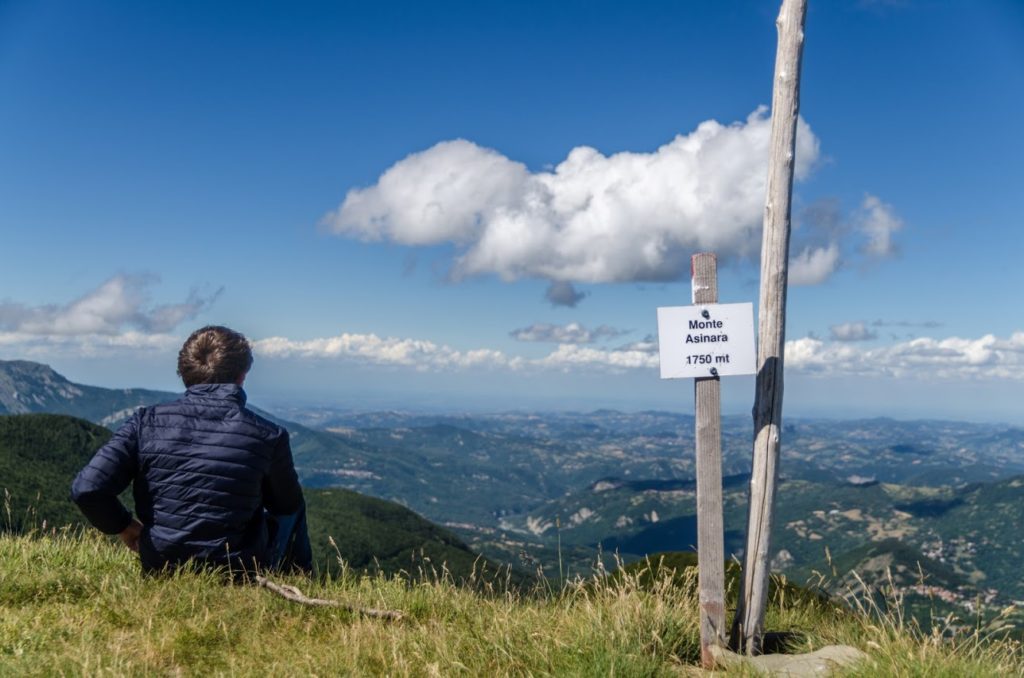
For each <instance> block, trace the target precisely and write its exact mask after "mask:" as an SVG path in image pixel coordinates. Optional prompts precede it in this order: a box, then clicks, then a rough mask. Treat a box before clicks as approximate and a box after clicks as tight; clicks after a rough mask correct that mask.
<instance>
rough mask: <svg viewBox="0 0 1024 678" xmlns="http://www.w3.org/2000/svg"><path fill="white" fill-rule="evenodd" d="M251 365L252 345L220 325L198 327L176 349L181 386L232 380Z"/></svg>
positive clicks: (229, 381) (230, 381) (228, 382)
mask: <svg viewBox="0 0 1024 678" xmlns="http://www.w3.org/2000/svg"><path fill="white" fill-rule="evenodd" d="M250 367H252V347H251V346H249V341H248V340H247V339H246V338H245V337H244V336H243V335H241V334H239V333H238V332H235V331H234V330H231V329H228V328H227V327H222V326H220V325H207V326H206V327H200V328H199V329H198V330H196V331H195V332H193V333H192V334H191V335H190V336H189V338H188V339H186V340H185V343H184V345H182V347H181V351H179V352H178V376H179V377H181V380H182V381H183V382H185V387H186V388H187V387H189V386H194V385H195V384H232V383H236V382H238V380H239V379H241V378H242V377H243V376H245V373H246V372H248V371H249V368H250Z"/></svg>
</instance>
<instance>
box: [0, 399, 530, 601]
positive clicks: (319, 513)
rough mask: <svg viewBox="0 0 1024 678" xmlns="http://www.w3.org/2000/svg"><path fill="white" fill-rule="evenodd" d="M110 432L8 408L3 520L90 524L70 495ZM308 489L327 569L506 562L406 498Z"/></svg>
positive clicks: (1, 425) (488, 567) (475, 567)
mask: <svg viewBox="0 0 1024 678" xmlns="http://www.w3.org/2000/svg"><path fill="white" fill-rule="evenodd" d="M110 435H111V434H110V431H108V430H107V429H105V428H102V427H100V426H96V425H95V424H91V423H89V422H87V421H84V420H82V419H76V418H74V417H68V416H64V415H58V414H24V415H8V416H0V492H5V491H6V493H7V494H6V495H5V500H4V515H3V516H2V517H0V527H4V526H6V527H7V528H9V529H11V530H13V531H15V532H22V531H25V530H26V529H28V528H41V527H43V526H63V525H79V524H82V523H83V522H84V519H83V517H82V515H81V514H80V513H79V511H78V509H77V507H75V505H74V504H73V503H72V502H71V501H70V499H69V497H68V495H69V492H70V487H71V481H72V479H74V477H75V474H76V473H78V471H79V470H80V469H81V468H82V467H83V466H84V465H85V464H86V463H87V462H88V461H89V459H91V458H92V455H93V453H94V452H95V451H96V449H97V448H99V447H100V446H101V445H102V444H103V443H105V442H106V441H107V440H108V439H109V438H110ZM305 494H306V505H307V513H308V519H309V528H310V540H311V541H312V543H313V551H314V558H315V561H316V563H317V564H318V565H319V566H321V567H322V568H323V569H325V570H327V569H332V568H333V569H335V570H336V569H337V568H338V567H339V560H338V558H339V556H340V557H341V558H342V559H343V560H344V561H345V562H346V564H347V565H348V566H349V567H351V568H353V569H354V570H357V571H368V572H378V571H379V572H383V573H387V574H393V573H396V572H399V571H405V572H408V573H411V574H413V575H415V574H418V573H419V572H420V571H421V570H430V569H432V568H437V569H441V568H442V567H446V568H447V569H448V571H449V572H450V573H451V575H452V577H453V578H454V579H456V580H463V579H467V578H469V577H470V576H471V575H473V574H474V573H477V574H480V572H481V571H486V572H490V573H491V574H492V575H497V574H498V571H499V570H500V569H501V568H500V567H499V566H497V565H495V564H494V563H491V562H489V561H487V560H484V559H480V558H479V557H478V556H477V555H476V554H475V553H473V552H472V551H471V550H470V549H469V547H468V546H466V545H465V544H464V543H463V542H462V541H461V540H460V539H459V538H458V537H456V536H455V535H453V534H452V533H451V532H449V531H447V530H445V529H442V528H440V527H438V526H436V525H434V524H433V523H431V522H429V521H427V520H426V519H424V518H421V517H420V516H418V515H416V514H415V513H413V512H412V511H410V510H409V509H406V508H405V507H403V506H399V505H398V504H394V503H392V502H388V501H384V500H381V499H374V498H371V497H365V496H363V495H361V494H358V493H356V492H351V491H348V490H340V489H329V490H306V492H305ZM128 495H130V490H126V492H125V495H124V496H123V497H122V499H123V500H124V501H125V503H126V504H127V505H130V497H129V496H128ZM328 537H331V538H333V540H334V542H335V545H334V546H332V545H331V544H330V541H329V539H328ZM505 574H506V576H508V577H511V580H512V581H513V582H515V583H517V584H521V583H522V582H524V581H525V580H526V579H525V577H524V576H523V575H521V574H520V573H518V572H515V573H505Z"/></svg>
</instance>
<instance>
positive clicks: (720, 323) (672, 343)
mask: <svg viewBox="0 0 1024 678" xmlns="http://www.w3.org/2000/svg"><path fill="white" fill-rule="evenodd" d="M717 266H718V264H717V259H716V257H715V255H714V254H695V255H694V256H693V257H692V258H691V260H690V268H691V274H692V280H693V306H678V307H670V308H659V309H658V339H659V344H660V352H661V376H662V378H663V379H678V378H693V379H694V399H695V408H694V409H695V418H696V440H697V572H698V582H699V587H700V594H699V595H700V647H701V661H702V662H703V664H704V666H705V667H707V668H711V667H713V666H714V656H713V654H712V652H711V648H712V647H713V646H719V647H725V644H726V632H725V546H724V543H723V540H724V532H725V530H724V527H723V523H722V419H721V411H722V405H721V401H722V398H721V390H720V389H721V382H720V377H722V376H727V375H732V374H753V373H754V324H753V308H752V305H751V304H749V303H747V304H718V303H717V302H718V274H717Z"/></svg>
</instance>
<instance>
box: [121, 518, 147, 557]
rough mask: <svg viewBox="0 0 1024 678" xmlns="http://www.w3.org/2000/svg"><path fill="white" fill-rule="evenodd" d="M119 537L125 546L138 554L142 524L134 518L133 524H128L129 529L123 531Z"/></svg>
mask: <svg viewBox="0 0 1024 678" xmlns="http://www.w3.org/2000/svg"><path fill="white" fill-rule="evenodd" d="M117 536H119V537H121V541H122V542H124V545H125V546H127V547H128V548H130V549H131V550H132V551H135V552H138V550H139V537H141V536H142V523H140V522H139V520H138V518H132V522H130V523H128V527H126V528H124V529H123V530H121V532H120V533H119V534H118V535H117Z"/></svg>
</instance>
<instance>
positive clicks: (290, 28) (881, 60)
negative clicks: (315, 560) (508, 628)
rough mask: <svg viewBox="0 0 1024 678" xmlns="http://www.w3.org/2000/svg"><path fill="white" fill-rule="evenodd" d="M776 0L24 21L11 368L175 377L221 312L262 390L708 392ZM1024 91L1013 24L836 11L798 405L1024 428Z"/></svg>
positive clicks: (337, 399)
mask: <svg viewBox="0 0 1024 678" xmlns="http://www.w3.org/2000/svg"><path fill="white" fill-rule="evenodd" d="M777 11H778V6H777V4H776V3H775V2H739V1H737V2H725V3H723V2H633V3H614V2H559V3H546V2H545V3H541V2H536V3H530V2H519V3H511V2H508V3H497V2H458V3H456V2H440V3H430V4H426V3H385V2H381V3H358V4H357V3H287V4H285V3H199V2H180V3H127V2H93V3H77V2H46V1H38V2H18V1H14V2H6V3H0V91H3V92H4V93H5V95H4V97H3V99H2V100H0V234H2V241H0V242H2V243H3V246H2V250H0V256H2V258H3V266H0V359H13V358H29V359H34V360H40V361H43V362H47V363H50V364H52V365H53V366H54V367H55V368H57V369H58V370H60V371H62V372H63V373H65V374H66V375H67V376H68V377H69V378H71V379H73V380H76V381H79V382H85V383H93V384H100V385H106V386H146V387H153V388H168V389H172V388H176V381H175V376H174V370H173V362H174V356H175V353H176V348H177V346H180V343H181V341H182V339H183V338H184V337H185V336H187V334H188V332H189V331H190V330H191V329H194V328H195V327H197V326H199V325H202V324H206V323H222V324H228V325H231V326H233V327H236V328H238V329H240V330H241V331H243V332H245V333H246V334H247V335H248V336H249V337H250V338H251V339H253V340H254V341H255V342H256V348H257V369H256V370H255V371H254V372H253V374H252V375H251V378H250V382H249V384H248V388H249V391H250V394H251V396H252V397H253V399H254V400H256V401H258V402H264V403H272V402H284V401H296V400H301V401H305V402H327V403H330V404H334V405H339V406H344V407H355V408H372V407H411V408H432V409H463V408H471V409H503V408H512V407H515V408H589V407H601V406H612V407H619V408H624V409H641V408H647V407H657V408H667V409H677V408H678V409H689V408H692V395H691V390H692V389H691V388H690V386H689V384H688V382H684V381H667V382H662V381H660V380H659V379H658V374H657V354H656V353H654V352H653V350H654V346H653V343H652V342H651V341H650V335H654V334H656V326H655V309H656V308H657V307H658V306H671V305H682V304H687V303H689V299H690V289H689V280H688V270H689V267H688V265H687V264H688V258H689V255H690V254H691V253H692V252H693V251H697V250H701V249H714V250H715V251H717V252H718V253H719V256H720V259H721V264H720V265H721V269H720V290H721V292H720V297H721V299H722V301H723V302H739V301H755V302H756V298H757V284H758V282H757V278H758V266H757V256H758V249H759V245H760V235H759V231H760V215H761V212H760V209H761V208H760V202H761V195H762V193H763V172H764V167H765V164H764V158H763V157H762V155H763V154H762V153H761V150H763V146H764V143H765V141H766V139H767V136H766V134H767V133H766V130H767V117H766V113H765V112H764V111H763V110H761V109H759V107H763V106H765V105H768V104H770V99H771V79H772V69H773V64H774V55H775V41H776V34H775V28H774V19H775V15H776V13H777ZM1022 104H1024V5H1022V4H1021V3H1019V2H1010V1H1007V2H996V1H994V0H993V1H986V2H972V3H967V2H926V1H923V0H922V1H916V0H906V1H903V2H896V1H890V2H883V1H873V2H872V1H867V0H850V1H849V2H845V1H836V2H822V1H821V0H818V1H815V0H811V2H810V7H809V12H808V18H807V26H806V47H805V51H804V71H803V83H802V97H801V115H802V118H803V120H804V122H805V123H806V126H805V127H803V128H802V131H801V136H800V139H801V146H800V150H799V152H798V159H799V160H800V162H799V163H798V164H800V166H801V168H802V176H801V179H800V180H799V181H798V182H797V184H796V187H795V193H794V223H795V230H794V233H793V249H792V252H791V254H792V257H793V264H792V265H793V276H794V280H793V282H794V283H802V284H800V285H796V284H794V285H793V286H792V287H791V289H790V296H789V316H788V324H787V339H788V340H789V341H790V346H789V347H788V349H787V376H786V379H787V381H786V388H787V391H786V412H787V413H788V414H790V415H794V416H799V415H805V416H807V415H815V416H817V415H826V416H847V415H850V416H863V415H872V416H873V415H892V416H900V417H911V416H912V417H929V416H931V417H946V418H962V419H995V420H1008V421H1013V422H1017V423H1021V422H1024V414H1022V413H1024V408H1022V407H1021V405H1020V403H1021V402H1022V396H1024V313H1022V311H1021V303H1020V301H1019V295H1020V292H1021V290H1022V289H1024V273H1022V272H1021V271H1022V269H1021V266H1020V264H1019V262H1020V260H1021V258H1022V255H1024V245H1022V239H1021V237H1020V236H1019V234H1018V233H1019V231H1020V229H1021V226H1022V223H1021V221H1022V217H1021V215H1022V214H1024V191H1022V190H1021V186H1024V164H1022V163H1021V158H1022V156H1024V135H1022V134H1021V132H1020V112H1021V110H1022ZM708 121H714V122H711V123H709V122H708ZM574 149H575V150H574ZM552 299H553V300H554V301H552ZM573 303H574V304H575V305H572V304H573ZM724 398H725V403H724V407H725V409H726V411H734V412H744V411H748V410H749V407H750V405H751V403H752V399H753V383H752V380H751V379H748V378H742V377H733V378H728V379H726V380H725V384H724Z"/></svg>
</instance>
